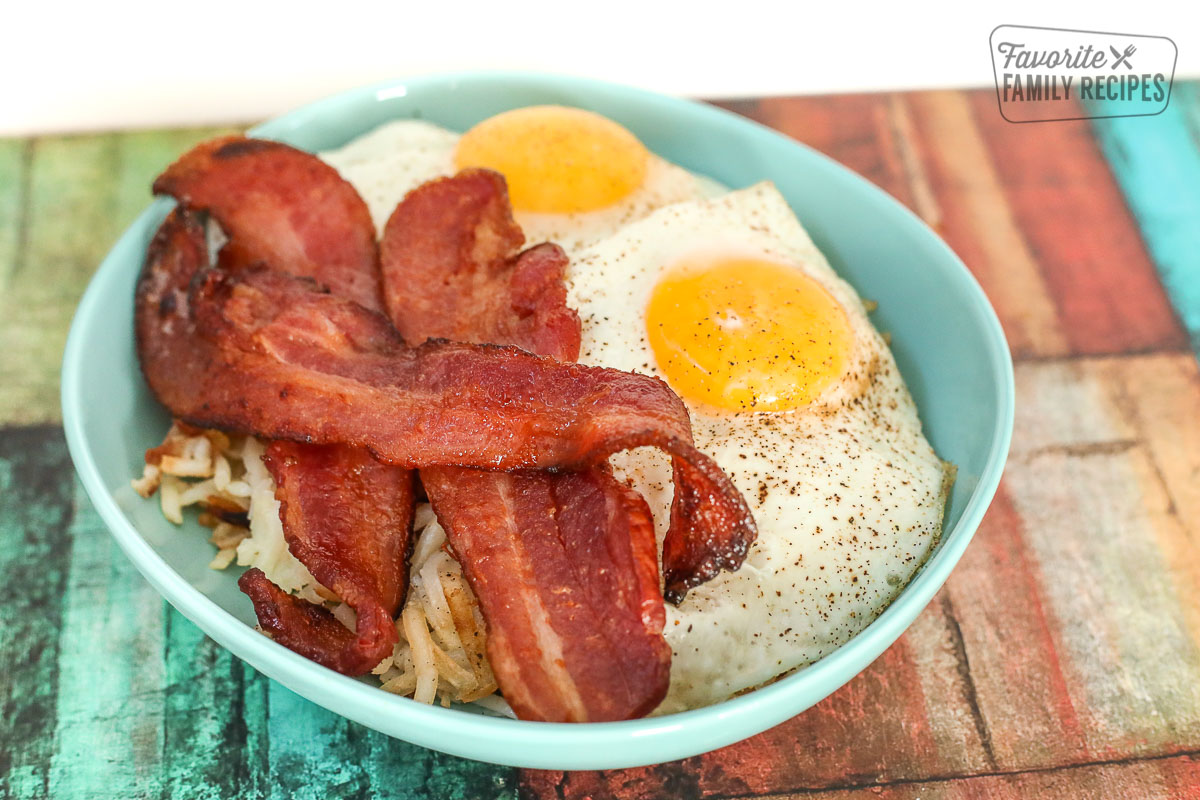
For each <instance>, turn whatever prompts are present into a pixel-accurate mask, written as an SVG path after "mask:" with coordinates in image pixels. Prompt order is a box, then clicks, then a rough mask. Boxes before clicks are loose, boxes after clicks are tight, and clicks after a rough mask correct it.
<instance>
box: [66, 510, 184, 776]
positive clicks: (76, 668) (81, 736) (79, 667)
mask: <svg viewBox="0 0 1200 800" xmlns="http://www.w3.org/2000/svg"><path fill="white" fill-rule="evenodd" d="M70 541H71V550H70V556H69V564H70V568H69V570H68V573H67V585H66V594H65V596H64V598H63V600H64V603H65V609H64V612H63V620H62V627H61V629H60V630H59V631H58V636H57V639H58V644H59V651H58V666H57V674H58V676H59V677H60V680H59V685H58V707H57V715H56V720H55V729H54V758H53V761H52V762H51V770H50V787H51V788H52V790H53V791H54V793H55V794H56V795H59V796H64V797H83V796H87V794H88V793H89V792H92V791H95V790H96V787H112V789H113V790H117V789H119V790H120V791H123V792H125V793H126V796H127V797H131V798H132V797H153V796H156V794H157V789H158V784H159V781H158V764H159V760H160V759H159V754H160V753H161V746H162V716H163V715H162V710H163V677H164V675H163V668H162V667H163V662H162V658H161V657H160V653H161V651H162V644H163V641H162V626H163V604H162V602H161V600H160V599H159V598H158V596H157V593H156V592H155V591H154V590H153V589H152V588H151V587H150V585H149V584H147V583H146V582H145V581H144V580H142V578H141V576H140V575H139V574H138V573H137V570H136V569H134V567H133V564H131V563H130V562H129V559H127V558H125V554H124V553H122V552H121V551H120V548H118V547H117V545H116V542H114V541H113V539H112V537H111V536H109V535H108V531H107V530H106V529H105V527H104V523H103V522H101V520H100V517H99V516H98V515H97V514H96V513H95V512H94V511H93V510H92V508H91V505H90V504H89V502H88V500H87V498H86V496H85V494H84V492H83V489H82V487H80V486H76V489H75V497H74V518H73V521H72V523H71V527H70ZM66 560H67V559H65V558H64V561H66Z"/></svg>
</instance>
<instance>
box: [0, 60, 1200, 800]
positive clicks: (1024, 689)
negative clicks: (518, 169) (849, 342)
mask: <svg viewBox="0 0 1200 800" xmlns="http://www.w3.org/2000/svg"><path fill="white" fill-rule="evenodd" d="M728 105H729V106H730V107H732V108H733V109H734V110H736V111H738V112H740V113H742V114H745V115H747V116H750V117H753V118H755V119H758V120H760V121H762V122H765V123H766V124H768V125H771V126H774V127H776V128H778V129H780V130H782V131H784V132H786V133H787V134H789V135H791V136H794V137H795V138H797V139H799V140H800V141H803V142H807V143H808V144H810V145H812V146H814V147H816V148H818V149H820V150H823V151H824V152H826V153H828V154H829V155H831V156H833V157H834V158H836V159H837V160H839V161H841V162H842V163H844V164H846V165H848V166H849V167H851V168H852V169H855V170H857V171H858V172H860V173H862V174H863V175H865V176H866V177H867V178H869V179H870V180H872V181H874V182H875V183H877V184H879V185H880V186H882V187H883V188H884V189H886V190H887V191H889V192H891V193H892V194H893V195H894V196H895V197H897V198H898V199H899V200H900V201H901V202H903V203H906V204H907V205H909V206H910V207H911V208H913V209H914V210H915V211H916V212H917V213H918V214H920V215H921V216H922V217H924V218H925V220H926V221H928V222H929V224H931V225H932V226H934V227H935V228H936V229H937V230H938V231H939V232H940V233H941V234H942V235H943V236H944V237H945V238H946V240H947V241H948V242H949V243H950V244H951V245H952V246H953V247H954V249H955V250H956V251H957V252H958V253H959V254H960V255H961V256H962V258H963V260H964V261H966V263H967V264H968V265H969V266H970V267H971V269H972V270H974V272H975V274H976V275H977V276H978V277H979V280H980V281H981V283H982V284H983V286H984V288H985V289H986V291H987V293H988V295H989V296H990V297H991V299H992V302H993V303H994V304H995V306H996V309H997V311H998V312H999V314H1000V318H1001V320H1002V321H1003V323H1004V328H1005V330H1006V332H1007V334H1008V337H1009V341H1010V342H1011V344H1012V349H1013V353H1014V355H1015V358H1016V378H1017V395H1018V397H1017V423H1016V433H1015V436H1014V439H1013V448H1012V456H1011V458H1010V461H1009V466H1008V470H1007V473H1006V477H1005V480H1004V482H1003V484H1002V485H1001V488H1000V491H999V493H998V495H997V496H996V500H995V502H994V504H993V505H992V508H991V510H990V511H989V513H988V515H987V518H986V519H985V521H984V523H983V526H982V527H981V528H980V530H979V533H978V535H977V536H976V539H975V542H974V543H973V544H972V545H971V547H970V549H969V550H968V551H967V554H966V556H965V557H964V559H963V561H962V563H961V564H960V565H959V567H958V568H957V569H956V571H955V572H954V574H953V576H952V577H951V578H950V581H949V583H948V584H947V585H946V587H945V589H943V591H942V592H941V593H940V594H939V595H938V596H937V597H936V598H935V599H934V601H933V602H932V603H931V604H930V606H929V608H928V609H927V610H926V611H925V612H924V614H922V615H921V617H920V618H919V619H918V620H917V622H916V623H915V624H914V625H913V627H912V628H911V629H910V630H909V631H908V633H906V634H905V636H904V637H903V638H901V639H900V640H899V641H898V642H897V643H896V645H895V646H893V647H892V648H891V649H890V650H888V651H887V652H886V653H885V654H884V655H883V656H881V657H880V658H879V660H878V661H876V662H875V664H873V665H872V666H871V667H870V668H869V669H867V670H866V671H865V672H864V673H863V674H862V675H860V676H859V677H858V678H856V679H855V680H853V681H852V682H851V683H850V684H849V685H847V686H846V687H845V688H843V689H842V690H841V691H839V692H837V693H836V694H835V695H833V696H832V697H830V698H829V699H827V700H826V701H824V702H822V703H820V704H819V705H817V706H816V707H815V708H813V709H811V710H810V711H808V712H806V713H804V714H801V715H800V716H798V717H796V718H795V719H792V720H790V721H789V722H787V723H784V724H783V725H781V726H779V727H777V728H775V729H773V730H771V731H768V732H767V733H764V734H762V735H760V736H757V737H755V738H753V739H750V740H748V741H745V742H742V743H740V744H736V745H733V746H731V747H728V748H726V749H724V750H721V751H718V752H715V753H711V754H709V755H706V756H701V757H698V758H692V759H687V760H684V761H680V762H675V763H670V764H663V765H660V766H656V767H647V768H643V769H632V770H621V771H614V772H604V773H595V772H585V773H567V774H564V773H558V772H536V771H528V770H513V769H508V768H504V767H496V766H490V765H486V764H479V763H474V762H468V761H464V760H461V759H457V758H453V757H449V756H443V755H440V754H437V753H433V752H431V751H428V750H424V749H422V748H419V747H416V746H412V745H408V744H405V743H403V742H399V741H395V740H392V739H389V738H387V737H386V736H383V735H382V734H378V733H375V732H374V731H371V730H368V729H366V728H364V727H362V726H360V725H357V724H355V723H352V722H348V721H346V720H344V719H342V718H340V717H338V716H336V715H334V714H331V713H329V712H327V711H324V710H323V709H321V708H318V707H317V706H315V705H312V704H311V703H309V702H307V701H305V700H302V699H301V698H299V697H298V696H296V695H294V694H292V693H291V692H289V691H288V690H287V689H284V688H283V687H281V686H279V685H278V684H275V683H273V682H271V681H269V680H267V679H265V678H264V677H262V676H261V675H259V674H258V673H256V672H255V671H254V670H252V669H250V668H249V667H247V666H245V665H243V664H242V663H241V662H240V661H239V660H237V659H236V658H234V657H233V656H231V655H230V654H229V653H227V652H225V651H224V650H223V649H221V648H220V647H217V646H216V645H214V644H213V643H212V642H211V641H209V640H208V639H206V638H205V637H204V636H203V635H202V634H201V633H200V632H199V631H198V630H197V629H196V628H195V627H194V626H193V625H192V624H191V623H189V622H187V621H186V620H185V619H184V618H183V617H182V616H180V615H179V614H178V613H176V612H175V611H173V610H172V609H170V608H169V607H167V606H166V605H165V604H164V602H163V601H162V600H161V599H160V598H159V597H158V595H157V594H156V593H155V592H154V591H153V590H152V589H150V588H149V586H148V585H147V584H146V583H145V582H144V581H143V580H142V579H141V577H140V576H139V575H138V574H137V573H136V572H135V571H134V569H133V567H132V566H131V565H130V564H129V562H128V561H127V560H126V559H125V557H124V555H123V554H122V553H121V552H120V551H119V550H118V549H117V547H116V545H115V544H114V542H113V540H112V539H111V538H110V537H109V535H108V533H107V532H106V531H105V529H104V526H103V525H102V524H101V522H100V520H99V519H98V517H97V516H96V514H95V513H94V512H93V510H92V509H91V507H90V506H89V505H88V502H87V500H86V499H85V497H84V495H83V493H82V491H81V489H80V487H79V484H78V483H77V481H76V479H75V476H74V471H73V469H72V466H71V462H70V459H69V458H68V456H67V452H66V447H65V445H64V442H63V435H62V430H61V428H60V417H59V403H58V368H59V360H60V354H61V352H62V347H63V342H64V339H65V335H66V331H67V325H68V322H69V320H70V318H71V314H72V312H73V310H74V307H75V304H76V302H77V300H78V298H79V296H80V293H81V292H82V290H83V287H84V285H85V283H86V282H87V280H88V278H89V277H90V275H91V273H92V271H93V270H94V269H95V267H96V265H97V264H98V263H99V261H100V259H101V257H102V256H103V254H104V253H105V252H106V251H107V249H108V248H109V247H110V245H111V244H112V243H113V241H114V240H115V239H116V237H117V234H118V233H119V232H120V231H121V230H122V229H123V228H124V227H125V226H126V225H127V224H128V223H129V222H130V220H131V219H132V218H133V217H134V215H135V214H136V213H137V212H138V211H139V210H140V209H141V208H143V207H144V206H145V204H146V202H147V200H148V194H147V187H148V186H149V182H150V179H151V177H152V176H153V175H155V174H156V173H157V172H158V171H159V170H160V169H161V168H162V167H163V166H164V165H165V164H166V163H167V162H168V161H169V160H170V159H171V158H172V157H174V156H175V155H177V154H178V153H180V152H181V151H182V150H183V149H185V148H186V147H187V146H188V145H189V144H190V143H192V142H194V141H196V140H199V139H201V138H204V137H206V136H209V135H211V134H213V133H214V131H213V130H185V131H157V132H148V133H123V134H112V135H94V136H72V137H44V138H36V139H28V140H9V141H3V140H0V353H3V355H2V356H0V425H3V428H2V429H0V580H2V582H3V586H4V588H5V590H6V593H7V597H6V600H5V602H4V603H3V604H2V605H0V797H3V798H31V797H44V796H49V795H53V796H55V797H62V798H82V797H121V798H133V797H153V798H159V797H162V798H209V797H212V798H218V797H228V798H233V797H272V798H288V797H312V798H325V797H339V798H341V797H346V798H357V797H388V798H391V797H397V798H400V797H403V798H408V797H424V796H431V797H480V798H512V797H514V796H520V797H529V798H584V797H592V798H605V797H620V798H654V797H685V798H687V797H745V796H754V797H761V796H768V795H769V796H779V797H795V796H804V797H819V798H859V797H862V798H909V797H913V798H915V797H920V798H938V797H977V796H981V797H982V796H986V797H1001V798H1006V797H1018V796H1020V797H1113V798H1143V797H1198V796H1200V762H1198V761H1197V756H1198V755H1200V646H1198V643H1200V552H1198V546H1200V523H1198V522H1197V520H1200V373H1198V370H1197V361H1196V357H1195V352H1196V351H1195V348H1196V346H1197V344H1200V84H1184V85H1177V86H1176V87H1175V92H1174V95H1173V96H1172V98H1171V103H1170V107H1169V108H1168V110H1167V111H1166V113H1164V114H1162V115H1161V116H1158V117H1152V118H1139V119H1110V120H1096V121H1092V122H1087V121H1083V122H1056V123H1044V124H1037V125H1013V124H1009V123H1007V122H1005V121H1003V120H1002V119H1001V118H1000V116H999V114H998V113H997V107H996V101H995V95H994V94H993V93H992V92H990V91H978V92H951V91H947V92H922V93H915V94H880V95H860V96H843V97H821V98H806V99H772V100H763V101H758V102H737V103H732V104H728Z"/></svg>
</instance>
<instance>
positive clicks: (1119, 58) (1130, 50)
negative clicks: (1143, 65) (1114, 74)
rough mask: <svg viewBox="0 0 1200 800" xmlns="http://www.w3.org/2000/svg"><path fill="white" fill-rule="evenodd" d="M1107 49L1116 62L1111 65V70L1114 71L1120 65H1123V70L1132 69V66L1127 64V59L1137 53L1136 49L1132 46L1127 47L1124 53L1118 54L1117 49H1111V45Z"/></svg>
mask: <svg viewBox="0 0 1200 800" xmlns="http://www.w3.org/2000/svg"><path fill="white" fill-rule="evenodd" d="M1108 49H1109V50H1111V51H1112V54H1113V55H1114V56H1116V61H1114V62H1113V65H1112V68H1113V69H1116V68H1117V67H1119V66H1121V65H1122V64H1124V65H1125V69H1128V70H1132V69H1133V64H1131V63H1129V57H1130V56H1131V55H1133V54H1134V53H1136V52H1137V48H1136V47H1134V46H1133V45H1129V46H1128V47H1126V48H1125V52H1124V53H1121V52H1118V51H1117V48H1115V47H1113V46H1112V45H1109V46H1108Z"/></svg>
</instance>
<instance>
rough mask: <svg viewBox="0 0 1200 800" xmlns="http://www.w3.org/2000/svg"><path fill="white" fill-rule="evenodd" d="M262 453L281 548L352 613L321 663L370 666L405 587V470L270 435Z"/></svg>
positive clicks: (350, 450) (408, 505) (361, 453)
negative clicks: (346, 632) (353, 633)
mask: <svg viewBox="0 0 1200 800" xmlns="http://www.w3.org/2000/svg"><path fill="white" fill-rule="evenodd" d="M263 460H264V461H265V463H266V466H267V469H269V470H270V472H271V475H272V476H273V477H274V478H275V485H276V490H275V496H276V497H277V498H278V499H279V503H280V512H279V513H280V519H281V520H282V521H283V532H284V536H285V538H286V539H287V543H288V549H289V550H290V551H291V552H292V555H294V556H295V557H296V558H297V559H299V561H300V563H302V564H304V566H306V567H308V569H309V571H310V572H311V573H312V575H313V577H314V578H316V579H317V580H318V581H319V582H320V583H321V585H322V586H325V587H326V588H328V589H330V590H332V591H333V592H334V593H335V594H336V595H337V596H338V597H340V598H341V599H342V600H343V601H345V602H346V603H348V604H350V606H351V607H353V608H354V610H355V612H356V613H357V615H358V620H357V634H358V635H357V637H356V638H354V639H352V640H351V641H350V642H349V643H347V644H345V645H344V646H343V647H342V649H341V650H340V651H338V652H337V653H328V654H326V655H325V656H323V658H322V659H321V663H322V664H326V665H327V666H331V667H333V669H336V670H337V671H338V672H343V673H345V674H347V675H361V674H363V673H365V672H369V671H370V670H371V669H372V668H374V667H375V665H376V664H378V663H379V662H380V661H382V660H383V659H384V658H386V657H388V656H390V655H391V654H392V647H393V645H395V644H396V642H398V641H399V637H398V636H397V634H396V626H395V625H394V624H393V619H394V617H395V616H396V611H397V610H398V609H399V608H400V605H401V603H402V602H403V601H404V596H405V592H406V590H407V588H408V571H407V569H406V568H405V561H406V559H407V557H408V548H409V542H410V538H411V537H410V535H409V534H410V531H411V530H412V515H413V478H412V472H411V471H409V470H406V469H398V468H396V467H389V466H387V465H384V464H380V463H379V462H378V461H376V460H375V459H374V458H372V457H371V455H370V453H368V452H367V451H366V450H364V449H362V448H357V447H347V446H345V445H305V444H297V443H295V442H272V443H271V444H270V445H269V446H268V447H267V452H266V456H265V458H264V459H263ZM322 610H323V609H322ZM260 623H261V619H260ZM264 627H265V626H264Z"/></svg>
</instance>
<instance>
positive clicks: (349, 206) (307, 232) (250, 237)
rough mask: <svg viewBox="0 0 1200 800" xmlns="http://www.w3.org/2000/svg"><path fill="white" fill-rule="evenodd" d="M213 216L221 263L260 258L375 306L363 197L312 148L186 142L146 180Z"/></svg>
mask: <svg viewBox="0 0 1200 800" xmlns="http://www.w3.org/2000/svg"><path fill="white" fill-rule="evenodd" d="M154 192H155V193H156V194H169V195H171V196H173V197H174V198H175V199H177V200H178V201H179V202H180V204H181V205H183V206H185V207H187V208H188V209H191V210H194V211H207V212H209V213H211V214H212V215H213V216H214V217H216V218H217V219H218V220H220V222H221V227H222V228H223V229H224V231H225V233H226V234H227V235H228V237H229V241H228V242H227V243H226V244H225V246H224V247H222V248H221V254H220V258H221V262H220V263H221V266H222V267H225V268H227V269H236V268H241V267H246V266H249V265H251V264H256V263H266V264H268V265H270V266H271V267H272V268H273V269H278V270H283V271H285V272H288V273H290V274H292V275H299V276H305V277H310V278H313V279H314V280H316V281H317V282H318V283H320V284H321V285H323V286H326V287H328V288H329V290H330V291H332V292H334V293H335V294H338V295H340V296H341V297H345V298H348V299H350V300H354V301H356V302H358V303H361V304H362V305H364V306H366V307H368V308H373V309H376V310H381V309H382V308H383V304H382V300H381V297H380V276H379V267H378V264H379V250H378V247H377V246H376V244H375V225H374V224H373V223H372V222H371V214H370V212H369V211H368V210H367V204H366V203H364V202H363V199H362V198H361V197H360V196H359V194H358V192H356V191H355V190H354V187H353V186H351V185H350V184H349V183H347V182H346V181H345V180H344V179H343V178H342V177H341V176H340V175H338V173H337V170H335V169H334V168H333V167H331V166H329V165H328V164H326V163H325V162H323V161H321V160H320V159H319V158H317V157H316V156H313V155H312V154H310V153H306V152H304V151H303V150H297V149H296V148H294V147H289V146H288V145H286V144H281V143H279V142H272V141H268V140H265V139H247V138H245V137H242V136H225V137H220V138H217V139H211V140H209V141H207V142H203V143H201V144H199V145H197V146H196V147H194V148H192V149H191V150H189V151H188V152H187V153H185V154H184V156H183V157H182V158H180V159H179V160H178V161H176V162H175V163H174V164H172V165H171V166H170V167H168V168H167V170H166V171H165V172H163V174H162V175H160V176H159V177H158V179H157V180H155V181H154Z"/></svg>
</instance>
